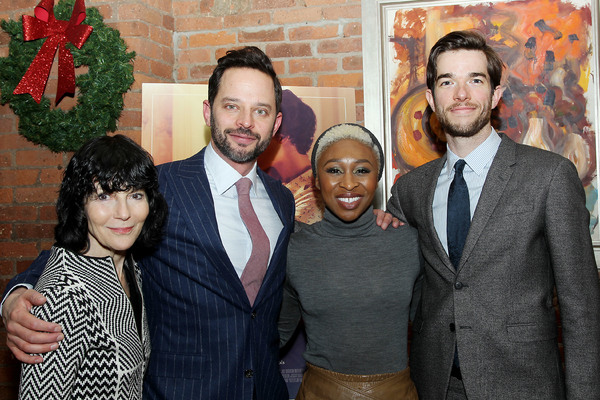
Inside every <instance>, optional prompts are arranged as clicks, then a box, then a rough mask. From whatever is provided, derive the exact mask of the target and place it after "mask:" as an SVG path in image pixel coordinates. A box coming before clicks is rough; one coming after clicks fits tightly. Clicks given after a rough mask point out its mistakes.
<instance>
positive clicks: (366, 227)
mask: <svg viewBox="0 0 600 400" xmlns="http://www.w3.org/2000/svg"><path fill="white" fill-rule="evenodd" d="M319 225H320V228H321V229H322V230H323V232H324V233H327V234H330V235H333V236H342V237H353V236H358V235H364V234H368V233H369V232H370V231H371V230H373V227H375V226H376V224H375V214H373V206H370V207H369V208H368V209H366V210H365V212H364V213H363V214H362V215H361V216H360V217H358V219H356V220H355V221H352V222H345V221H342V220H341V219H339V218H338V217H336V216H335V215H334V214H333V213H332V212H331V211H329V209H327V208H325V213H324V214H323V220H322V221H321V223H320V224H319Z"/></svg>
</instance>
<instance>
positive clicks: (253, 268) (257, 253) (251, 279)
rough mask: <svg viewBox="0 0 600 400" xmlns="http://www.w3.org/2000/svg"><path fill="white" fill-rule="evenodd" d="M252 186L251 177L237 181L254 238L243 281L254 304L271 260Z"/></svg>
mask: <svg viewBox="0 0 600 400" xmlns="http://www.w3.org/2000/svg"><path fill="white" fill-rule="evenodd" d="M250 186H252V181H251V180H250V179H249V178H241V179H240V180H239V181H237V182H236V183H235V188H236V189H237V193H238V207H239V209H240V215H241V216H242V220H243V221H244V224H245V225H246V229H248V232H249V233H250V239H251V240H252V253H250V258H249V259H248V262H247V263H246V267H245V268H244V272H242V276H241V278H240V279H241V281H242V285H244V289H246V294H247V295H248V300H250V305H254V300H255V299H256V295H257V294H258V290H259V289H260V285H261V284H262V281H263V278H264V277H265V273H266V272H267V263H268V262H269V253H270V246H269V238H268V237H267V234H266V233H265V230H264V229H263V227H262V225H261V224H260V222H259V220H258V217H257V216H256V213H255V212H254V208H253V207H252V203H251V202H250Z"/></svg>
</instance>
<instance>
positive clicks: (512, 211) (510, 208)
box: [493, 203, 534, 218]
mask: <svg viewBox="0 0 600 400" xmlns="http://www.w3.org/2000/svg"><path fill="white" fill-rule="evenodd" d="M533 209H534V206H533V204H512V203H511V204H510V205H507V206H506V207H502V208H500V209H497V210H496V211H495V212H494V214H493V217H494V218H501V217H505V216H508V215H518V214H526V213H530V212H533Z"/></svg>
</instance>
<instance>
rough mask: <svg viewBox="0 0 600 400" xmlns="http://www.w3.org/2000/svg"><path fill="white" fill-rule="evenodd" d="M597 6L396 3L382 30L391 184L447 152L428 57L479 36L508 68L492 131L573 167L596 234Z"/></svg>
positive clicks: (580, 0)
mask: <svg viewBox="0 0 600 400" xmlns="http://www.w3.org/2000/svg"><path fill="white" fill-rule="evenodd" d="M594 1H597V0H577V1H575V0H571V1H567V0H518V1H499V2H486V3H483V2H457V3H460V4H457V5H439V6H436V5H433V6H426V7H425V6H424V7H415V2H411V4H410V5H407V4H406V3H404V4H402V3H401V2H399V3H398V7H397V8H396V9H395V10H393V12H388V14H387V15H386V18H387V21H386V22H385V23H386V35H387V37H386V39H387V41H388V43H387V44H386V45H385V46H387V54H388V57H387V58H388V59H387V60H386V63H387V64H386V65H385V66H384V68H386V69H387V70H388V71H389V74H388V77H389V80H388V81H387V82H385V84H386V85H387V86H388V98H389V106H390V130H391V132H390V134H391V148H392V153H393V154H392V157H393V159H392V167H393V174H394V175H392V176H393V178H392V179H393V180H395V179H396V178H397V177H398V176H400V175H402V174H404V173H406V172H408V171H410V170H411V169H413V168H415V167H417V166H419V165H422V164H424V163H426V162H428V161H431V160H433V159H435V158H437V157H440V156H441V155H442V154H443V153H444V151H445V148H446V143H445V137H444V134H443V132H441V131H440V129H439V127H438V126H437V121H436V119H435V114H433V113H432V111H431V109H430V108H429V107H428V105H427V102H426V100H425V89H426V85H425V66H426V63H427V57H428V54H429V49H430V48H431V47H432V46H433V44H434V43H435V42H436V41H437V40H438V39H439V38H440V37H442V36H444V35H445V34H447V33H449V32H451V31H454V30H463V29H476V30H478V31H480V32H481V33H483V34H484V35H485V37H486V38H487V39H488V42H489V43H490V45H491V46H492V47H493V48H494V49H495V50H496V51H497V52H498V53H499V54H500V56H501V58H502V59H503V60H504V62H505V63H506V65H507V69H506V72H505V75H504V76H503V85H504V86H505V87H506V90H505V91H504V94H503V97H502V101H501V102H500V104H499V106H498V108H497V109H496V112H495V114H493V117H492V119H493V120H492V122H493V125H494V126H495V128H496V129H497V130H499V131H502V132H504V133H506V134H507V135H508V136H510V137H511V138H512V139H513V140H515V141H516V142H519V143H525V144H529V145H532V146H536V147H540V148H543V149H546V150H550V151H553V152H556V153H559V154H562V155H563V156H565V157H567V158H569V159H570V160H571V161H573V163H574V164H575V166H576V167H577V170H578V172H579V177H580V178H581V181H582V183H583V185H584V187H585V189H586V194H587V196H588V209H589V210H590V213H591V216H592V221H591V226H590V230H591V231H592V233H594V231H595V230H596V227H597V223H598V207H597V203H598V177H597V165H596V162H597V160H596V159H597V154H596V148H597V147H596V146H597V144H596V131H597V123H598V121H597V118H598V115H597V114H598V100H597V98H598V82H597V80H596V79H597V77H596V76H595V71H597V68H598V67H597V65H598V62H597V60H598V54H597V49H595V48H594V43H595V40H597V36H598V28H597V27H596V26H594V18H595V13H597V10H595V8H596V5H595V4H593V3H592V2H594ZM417 3H418V2H417ZM427 4H435V3H433V2H428V3H427ZM445 4H447V3H445Z"/></svg>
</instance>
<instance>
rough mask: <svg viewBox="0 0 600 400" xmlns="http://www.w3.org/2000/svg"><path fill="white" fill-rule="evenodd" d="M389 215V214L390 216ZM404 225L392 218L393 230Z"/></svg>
mask: <svg viewBox="0 0 600 400" xmlns="http://www.w3.org/2000/svg"><path fill="white" fill-rule="evenodd" d="M390 215H391V214H390ZM402 225H404V222H402V221H400V220H399V219H398V218H396V217H394V218H392V226H393V227H394V228H398V227H399V226H402Z"/></svg>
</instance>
